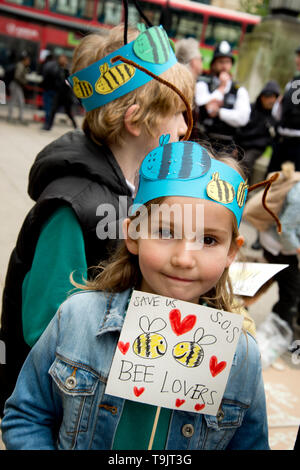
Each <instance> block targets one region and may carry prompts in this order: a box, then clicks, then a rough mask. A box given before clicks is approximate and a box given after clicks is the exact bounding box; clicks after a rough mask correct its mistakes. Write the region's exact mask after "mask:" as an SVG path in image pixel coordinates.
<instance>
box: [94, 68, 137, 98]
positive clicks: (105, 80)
mask: <svg viewBox="0 0 300 470" xmlns="http://www.w3.org/2000/svg"><path fill="white" fill-rule="evenodd" d="M100 72H101V75H100V77H99V78H98V80H97V82H96V84H95V90H96V92H97V93H99V94H100V95H107V94H108V93H112V92H113V91H115V90H116V89H117V88H119V87H120V86H122V85H124V83H126V82H128V81H129V80H130V79H131V78H132V77H133V76H134V74H135V67H133V66H132V65H127V64H118V65H114V66H113V67H109V65H108V63H107V62H105V64H103V65H100Z"/></svg>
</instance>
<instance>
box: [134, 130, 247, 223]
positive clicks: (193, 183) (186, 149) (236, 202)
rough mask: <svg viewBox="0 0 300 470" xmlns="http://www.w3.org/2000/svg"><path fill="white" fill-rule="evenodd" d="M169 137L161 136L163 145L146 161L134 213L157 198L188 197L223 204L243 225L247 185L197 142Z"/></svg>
mask: <svg viewBox="0 0 300 470" xmlns="http://www.w3.org/2000/svg"><path fill="white" fill-rule="evenodd" d="M169 138H170V136H169V135H166V136H161V138H160V146H159V147H157V148H156V149H154V150H152V152H150V153H149V154H148V155H147V156H146V158H145V159H144V160H143V163H142V165H141V168H140V173H139V188H138V192H137V194H136V197H135V199H134V203H133V206H132V213H134V212H135V211H136V210H137V209H138V208H139V207H140V206H141V205H142V204H145V203H146V202H148V201H151V200H152V199H155V198H157V197H162V196H188V197H196V198H199V199H206V200H209V201H214V202H217V203H218V204H222V205H223V206H224V207H227V208H228V209H229V210H231V211H232V212H233V214H234V215H235V217H236V220H237V224H238V225H239V224H240V221H241V218H242V213H243V208H244V205H245V201H246V197H247V190H248V185H247V182H245V181H244V180H243V178H242V177H241V175H240V174H239V173H238V172H237V171H236V170H234V169H233V168H232V167H230V166H228V165H226V164H225V163H222V162H221V161H219V160H215V159H214V158H211V157H210V156H209V154H208V152H207V150H206V149H205V148H204V147H202V146H201V145H199V144H197V143H196V142H174V143H168V141H169Z"/></svg>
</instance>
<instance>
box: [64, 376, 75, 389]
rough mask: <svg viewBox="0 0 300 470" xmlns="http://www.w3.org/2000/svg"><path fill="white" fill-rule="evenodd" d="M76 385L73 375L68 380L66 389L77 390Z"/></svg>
mask: <svg viewBox="0 0 300 470" xmlns="http://www.w3.org/2000/svg"><path fill="white" fill-rule="evenodd" d="M76 384H77V380H76V379H75V377H74V376H73V375H70V377H67V378H66V381H65V387H66V388H67V389H68V390H72V389H73V388H75V387H76Z"/></svg>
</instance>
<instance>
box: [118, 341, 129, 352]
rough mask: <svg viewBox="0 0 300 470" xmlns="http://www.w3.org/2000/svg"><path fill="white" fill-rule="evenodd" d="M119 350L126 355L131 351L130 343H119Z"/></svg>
mask: <svg viewBox="0 0 300 470" xmlns="http://www.w3.org/2000/svg"><path fill="white" fill-rule="evenodd" d="M118 348H119V349H120V351H121V353H122V354H124V355H125V354H126V353H127V351H128V349H129V343H123V341H119V342H118Z"/></svg>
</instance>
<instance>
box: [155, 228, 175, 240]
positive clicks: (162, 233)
mask: <svg viewBox="0 0 300 470" xmlns="http://www.w3.org/2000/svg"><path fill="white" fill-rule="evenodd" d="M158 234H159V238H165V239H170V238H173V233H172V231H171V230H170V229H167V228H160V229H159V231H158Z"/></svg>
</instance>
